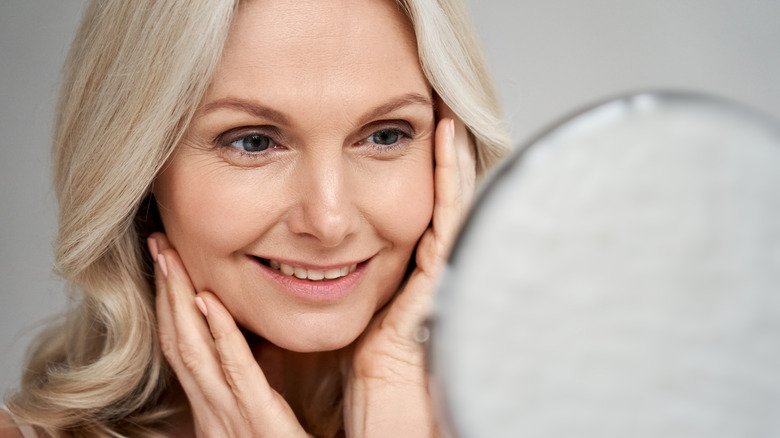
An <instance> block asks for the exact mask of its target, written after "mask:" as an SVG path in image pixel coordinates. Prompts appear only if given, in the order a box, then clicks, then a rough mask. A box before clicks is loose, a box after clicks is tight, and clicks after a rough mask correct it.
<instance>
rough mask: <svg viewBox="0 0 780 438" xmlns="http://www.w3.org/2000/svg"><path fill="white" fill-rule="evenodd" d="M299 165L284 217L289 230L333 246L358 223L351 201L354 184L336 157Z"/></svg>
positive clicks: (356, 213) (342, 239)
mask: <svg viewBox="0 0 780 438" xmlns="http://www.w3.org/2000/svg"><path fill="white" fill-rule="evenodd" d="M339 155H340V154H339ZM301 164H302V165H300V166H296V167H297V168H296V171H295V176H294V179H295V180H296V183H295V184H296V186H297V190H296V192H297V194H298V196H297V197H298V199H297V201H296V204H295V205H294V206H293V207H292V209H291V211H290V214H289V216H288V226H289V228H290V231H292V232H293V233H295V234H298V235H302V236H309V237H311V238H314V239H316V240H317V241H318V242H319V244H320V245H322V246H325V247H336V246H338V245H340V244H341V243H342V242H344V241H345V240H346V239H347V238H348V237H349V236H350V235H351V234H353V233H354V232H355V231H356V229H357V226H358V224H359V223H360V214H359V211H358V208H357V205H356V204H355V193H356V190H357V187H355V185H354V184H353V181H351V180H350V178H349V175H347V172H346V169H347V166H345V163H344V161H343V160H342V159H341V157H340V156H338V157H330V158H329V159H323V157H317V158H316V159H310V160H304V161H303V163H301Z"/></svg>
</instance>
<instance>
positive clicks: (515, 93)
mask: <svg viewBox="0 0 780 438" xmlns="http://www.w3.org/2000/svg"><path fill="white" fill-rule="evenodd" d="M467 3H468V4H469V7H470V9H471V10H472V12H473V16H474V19H475V21H476V23H477V26H478V28H479V30H480V35H481V37H482V41H483V43H484V46H485V48H486V52H487V56H488V60H489V62H490V64H491V65H492V66H493V68H494V73H495V76H496V79H497V82H498V86H499V90H500V91H501V94H502V96H503V99H504V108H505V111H506V115H507V119H508V121H509V124H510V128H511V131H512V134H513V138H514V139H515V141H516V142H522V141H523V140H525V139H527V138H528V137H529V136H531V135H533V134H534V133H535V132H538V131H539V130H540V129H542V128H544V127H545V126H547V125H549V124H550V123H552V122H554V121H556V120H558V119H560V118H561V117H562V116H565V115H566V114H569V113H570V112H572V111H574V110H577V109H579V108H581V107H582V106H583V105H587V104H590V103H593V102H594V101H596V100H601V99H604V98H607V97H610V96H614V95H616V94H621V93H625V92H629V91H636V90H643V89H648V88H650V89H658V88H662V89H668V88H674V89H688V90H699V91H708V92H712V93H717V94H720V95H723V96H726V97H730V98H732V99H736V100H739V101H742V102H744V103H747V104H749V105H751V106H753V107H756V108H758V109H761V110H764V111H766V112H769V113H770V114H773V115H774V116H775V117H776V118H780V85H778V83H777V78H780V26H778V23H780V1H778V0H748V1H737V0H730V1H728V0H653V1H651V0H645V1H636V0H633V1H632V0H590V1H583V0H537V1H527V0H523V1H519V0H518V1H512V0H504V1H500V0H487V1H486V0H482V1H479V0H467ZM83 5H84V2H83V1H81V0H70V1H65V0H32V1H30V0H0V201H1V202H2V208H0V251H1V252H0V262H1V263H0V279H2V283H1V284H2V286H0V287H1V288H2V289H0V334H2V336H0V391H4V390H6V389H8V388H11V387H13V385H14V384H15V382H17V381H18V379H19V374H20V369H21V358H22V355H23V352H24V349H25V347H26V345H27V344H28V343H29V342H30V340H31V333H32V332H33V331H34V330H35V329H36V327H38V326H39V324H40V322H41V320H43V319H44V318H46V317H48V316H50V315H52V314H55V313H56V312H58V311H59V310H61V309H62V308H63V307H64V306H65V297H64V294H63V292H62V285H61V284H60V283H59V282H58V281H57V278H56V277H55V276H54V275H53V274H52V273H51V268H52V259H53V258H52V243H51V242H52V239H53V237H54V232H55V231H54V230H55V224H56V218H55V215H56V207H55V204H54V196H53V193H52V191H51V189H50V181H51V178H50V170H49V167H50V160H49V142H50V133H51V119H52V106H53V102H54V100H55V96H56V93H57V81H58V77H59V71H60V67H61V64H62V61H63V59H64V56H65V52H66V50H67V45H68V43H69V42H70V39H71V38H72V36H73V33H74V31H75V28H76V25H77V23H78V19H79V16H80V13H81V10H82V8H83Z"/></svg>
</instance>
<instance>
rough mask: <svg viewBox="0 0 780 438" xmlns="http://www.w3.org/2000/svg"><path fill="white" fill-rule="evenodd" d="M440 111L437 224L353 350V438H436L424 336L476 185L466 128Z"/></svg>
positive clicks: (349, 414) (349, 408) (349, 393)
mask: <svg viewBox="0 0 780 438" xmlns="http://www.w3.org/2000/svg"><path fill="white" fill-rule="evenodd" d="M439 106H440V108H441V109H440V113H439V115H440V120H439V122H438V125H437V127H436V134H435V146H434V151H435V152H434V156H435V162H436V166H435V171H434V209H433V218H432V220H431V225H430V227H429V228H428V229H427V230H426V231H425V233H424V234H423V235H422V237H421V238H420V242H419V244H418V246H417V253H416V260H415V261H416V268H415V269H414V271H413V272H412V273H411V275H410V276H409V279H408V280H407V282H406V284H405V285H404V286H403V287H402V290H401V291H400V292H399V293H398V294H397V296H396V297H395V298H394V299H393V301H392V302H391V303H389V304H388V305H387V306H386V307H385V308H384V309H383V310H382V311H380V312H379V313H377V315H376V316H375V317H374V319H373V320H372V321H371V323H370V324H369V326H368V328H367V329H366V331H365V332H364V334H363V335H362V336H361V338H359V339H358V341H357V342H356V344H355V347H354V352H353V356H352V367H351V369H350V370H349V375H348V379H347V390H346V395H345V397H346V400H345V424H346V427H347V431H348V436H371V437H377V436H409V437H417V436H435V435H436V426H435V423H434V419H433V414H432V409H431V406H430V399H429V396H428V383H427V376H426V373H425V357H424V351H423V348H422V345H421V344H420V339H419V337H420V333H421V331H420V330H421V327H422V323H423V321H424V320H425V318H426V317H427V316H428V313H429V311H430V307H431V303H432V299H433V294H434V292H435V289H436V285H437V281H438V278H439V274H440V272H441V270H442V268H443V267H444V264H445V263H446V258H447V256H448V255H449V251H450V249H451V247H452V244H453V243H454V239H455V236H456V234H457V232H458V230H459V228H460V225H461V222H462V220H463V218H464V216H465V214H466V212H467V210H468V208H469V207H470V205H471V201H472V199H473V196H474V187H475V180H476V175H475V169H476V166H475V158H474V149H473V146H472V144H471V142H470V140H469V136H468V134H467V131H466V127H465V125H464V124H463V122H461V121H460V119H459V118H458V117H457V116H455V115H454V113H452V111H451V110H450V109H449V108H447V107H446V105H444V104H443V103H442V102H441V101H440V102H439ZM389 425H392V427H389Z"/></svg>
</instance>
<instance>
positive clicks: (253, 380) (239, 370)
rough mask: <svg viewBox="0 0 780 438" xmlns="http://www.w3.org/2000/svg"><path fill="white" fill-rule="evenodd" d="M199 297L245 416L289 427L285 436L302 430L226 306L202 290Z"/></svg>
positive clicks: (255, 422) (276, 427) (258, 422)
mask: <svg viewBox="0 0 780 438" xmlns="http://www.w3.org/2000/svg"><path fill="white" fill-rule="evenodd" d="M198 298H199V299H200V300H202V305H203V310H204V313H205V315H206V319H207V320H208V325H209V328H210V330H211V336H212V337H213V339H214V344H215V345H216V349H217V352H218V354H219V359H220V363H221V365H222V371H223V373H224V375H225V379H226V380H227V383H228V385H229V386H230V389H231V390H232V392H233V395H234V397H235V399H236V401H237V405H238V408H239V410H240V411H241V413H242V415H243V416H244V418H245V419H246V420H247V421H248V422H249V423H251V424H253V425H255V426H258V425H262V427H269V428H270V430H286V431H287V433H289V435H287V434H285V436H293V433H295V434H300V433H301V432H303V429H302V428H301V427H300V424H299V423H298V421H297V419H296V417H295V414H293V412H292V410H291V409H290V407H289V406H288V405H287V403H286V402H285V401H284V399H283V398H282V397H281V396H280V395H279V394H278V393H277V392H276V391H274V390H273V388H271V386H270V385H269V384H268V380H267V379H266V377H265V374H263V371H262V370H261V369H260V366H259V365H258V364H257V362H256V360H255V358H254V355H253V353H252V350H251V349H250V347H249V345H248V344H247V342H246V339H245V338H244V335H243V334H242V333H241V331H240V330H239V329H238V326H237V325H236V323H235V320H234V319H233V317H232V316H231V315H230V313H229V312H228V311H227V309H226V308H225V307H224V306H223V305H222V303H221V302H220V301H219V299H218V298H217V297H216V296H215V295H214V294H211V293H209V292H201V293H200V294H198Z"/></svg>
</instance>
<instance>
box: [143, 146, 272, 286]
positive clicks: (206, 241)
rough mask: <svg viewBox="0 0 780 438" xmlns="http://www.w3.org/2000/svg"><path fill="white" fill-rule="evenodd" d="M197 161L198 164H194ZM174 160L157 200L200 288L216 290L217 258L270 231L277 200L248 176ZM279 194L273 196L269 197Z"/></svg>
mask: <svg viewBox="0 0 780 438" xmlns="http://www.w3.org/2000/svg"><path fill="white" fill-rule="evenodd" d="M189 161H192V160H189ZM207 167H208V166H203V165H198V163H197V162H194V163H193V162H188V160H181V162H177V161H176V160H174V161H173V162H172V163H171V165H170V166H168V168H167V169H166V170H165V172H163V173H162V174H161V175H160V176H159V177H158V179H157V182H156V183H155V197H156V198H157V203H158V206H159V210H160V216H161V219H162V222H163V225H164V227H165V232H166V235H167V236H168V240H169V241H170V242H171V245H172V246H173V247H174V248H175V249H176V250H177V251H178V253H179V255H180V257H181V258H182V261H183V262H184V264H185V266H187V268H188V270H189V271H190V275H191V277H192V280H193V282H194V283H195V285H196V287H198V288H204V287H206V288H208V287H213V283H215V281H216V279H215V278H214V275H213V273H214V272H216V270H215V269H212V268H214V266H213V263H214V260H215V257H214V256H217V255H229V254H230V253H232V252H233V251H236V250H238V249H240V248H241V247H243V246H244V245H246V244H248V243H250V242H251V241H252V239H253V236H256V235H257V234H258V232H260V231H259V230H260V229H262V228H264V227H267V226H268V223H270V221H267V220H266V221H260V220H259V218H265V219H268V218H269V216H270V215H268V214H264V215H258V214H257V211H258V209H259V210H260V211H264V212H269V211H272V210H273V209H272V208H271V206H270V205H266V204H268V203H270V202H272V198H269V196H262V194H258V193H257V189H258V187H263V185H262V184H255V183H253V182H252V181H247V178H248V177H249V176H250V174H249V173H245V172H226V171H223V170H222V169H220V167H219V166H211V167H210V170H206V168H207ZM266 195H271V196H272V195H273V194H266Z"/></svg>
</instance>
